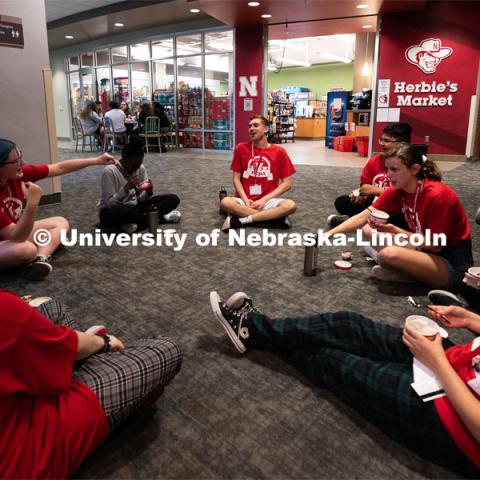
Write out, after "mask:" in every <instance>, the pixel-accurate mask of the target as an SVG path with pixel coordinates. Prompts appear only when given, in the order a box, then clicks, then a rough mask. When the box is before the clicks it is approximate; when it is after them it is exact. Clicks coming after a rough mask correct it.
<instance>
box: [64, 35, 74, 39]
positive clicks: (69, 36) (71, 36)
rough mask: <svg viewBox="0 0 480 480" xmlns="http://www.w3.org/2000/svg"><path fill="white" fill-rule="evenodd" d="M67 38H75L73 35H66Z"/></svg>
mask: <svg viewBox="0 0 480 480" xmlns="http://www.w3.org/2000/svg"><path fill="white" fill-rule="evenodd" d="M65 38H68V39H69V40H72V39H73V35H65Z"/></svg>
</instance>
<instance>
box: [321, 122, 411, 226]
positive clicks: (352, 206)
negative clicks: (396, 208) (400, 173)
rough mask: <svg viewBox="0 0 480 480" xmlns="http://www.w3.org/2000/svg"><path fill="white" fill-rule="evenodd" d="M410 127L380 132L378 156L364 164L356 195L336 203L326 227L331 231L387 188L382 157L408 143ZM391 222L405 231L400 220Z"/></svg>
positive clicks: (399, 125)
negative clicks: (333, 212)
mask: <svg viewBox="0 0 480 480" xmlns="http://www.w3.org/2000/svg"><path fill="white" fill-rule="evenodd" d="M411 135H412V127H411V126H410V125H409V124H408V123H392V124H390V125H388V126H386V127H385V128H384V129H383V134H382V138H381V139H380V150H381V153H379V154H377V155H374V156H373V157H371V158H370V159H369V160H368V162H367V163H366V164H365V166H364V167H363V170H362V174H361V175H360V189H359V195H353V193H351V194H350V195H340V196H339V197H337V198H336V200H335V208H336V209H337V212H338V213H339V215H330V216H329V217H328V220H327V222H328V226H329V227H331V228H334V227H336V226H337V225H340V224H341V223H342V222H344V221H345V220H347V219H348V218H349V217H353V216H354V215H357V213H360V212H362V211H363V210H365V209H366V208H367V207H369V206H370V205H371V204H372V202H373V200H374V199H375V197H378V196H379V195H381V194H382V193H383V191H384V190H385V189H386V188H387V187H389V186H390V180H389V179H388V177H387V168H386V167H385V160H384V154H385V153H386V152H387V151H388V150H390V149H391V148H393V147H395V146H396V145H397V144H398V143H399V142H405V143H410V138H411ZM390 221H391V222H392V223H393V224H394V225H397V226H399V227H405V223H404V222H403V218H402V217H401V216H398V217H394V218H391V219H390Z"/></svg>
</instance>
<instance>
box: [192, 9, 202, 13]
mask: <svg viewBox="0 0 480 480" xmlns="http://www.w3.org/2000/svg"><path fill="white" fill-rule="evenodd" d="M190 11H191V12H192V13H200V10H199V9H198V8H191V9H190Z"/></svg>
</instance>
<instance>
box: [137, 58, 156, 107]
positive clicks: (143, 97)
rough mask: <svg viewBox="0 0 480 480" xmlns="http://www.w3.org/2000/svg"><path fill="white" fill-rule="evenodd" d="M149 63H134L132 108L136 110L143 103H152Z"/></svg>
mask: <svg viewBox="0 0 480 480" xmlns="http://www.w3.org/2000/svg"><path fill="white" fill-rule="evenodd" d="M149 63H150V62H136V63H132V107H133V108H134V109H135V110H136V107H138V106H139V105H142V104H143V103H152V89H151V86H150V68H149Z"/></svg>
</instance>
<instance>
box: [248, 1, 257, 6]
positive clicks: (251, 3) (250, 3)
mask: <svg viewBox="0 0 480 480" xmlns="http://www.w3.org/2000/svg"><path fill="white" fill-rule="evenodd" d="M259 5H260V2H248V6H249V7H258V6H259Z"/></svg>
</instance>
